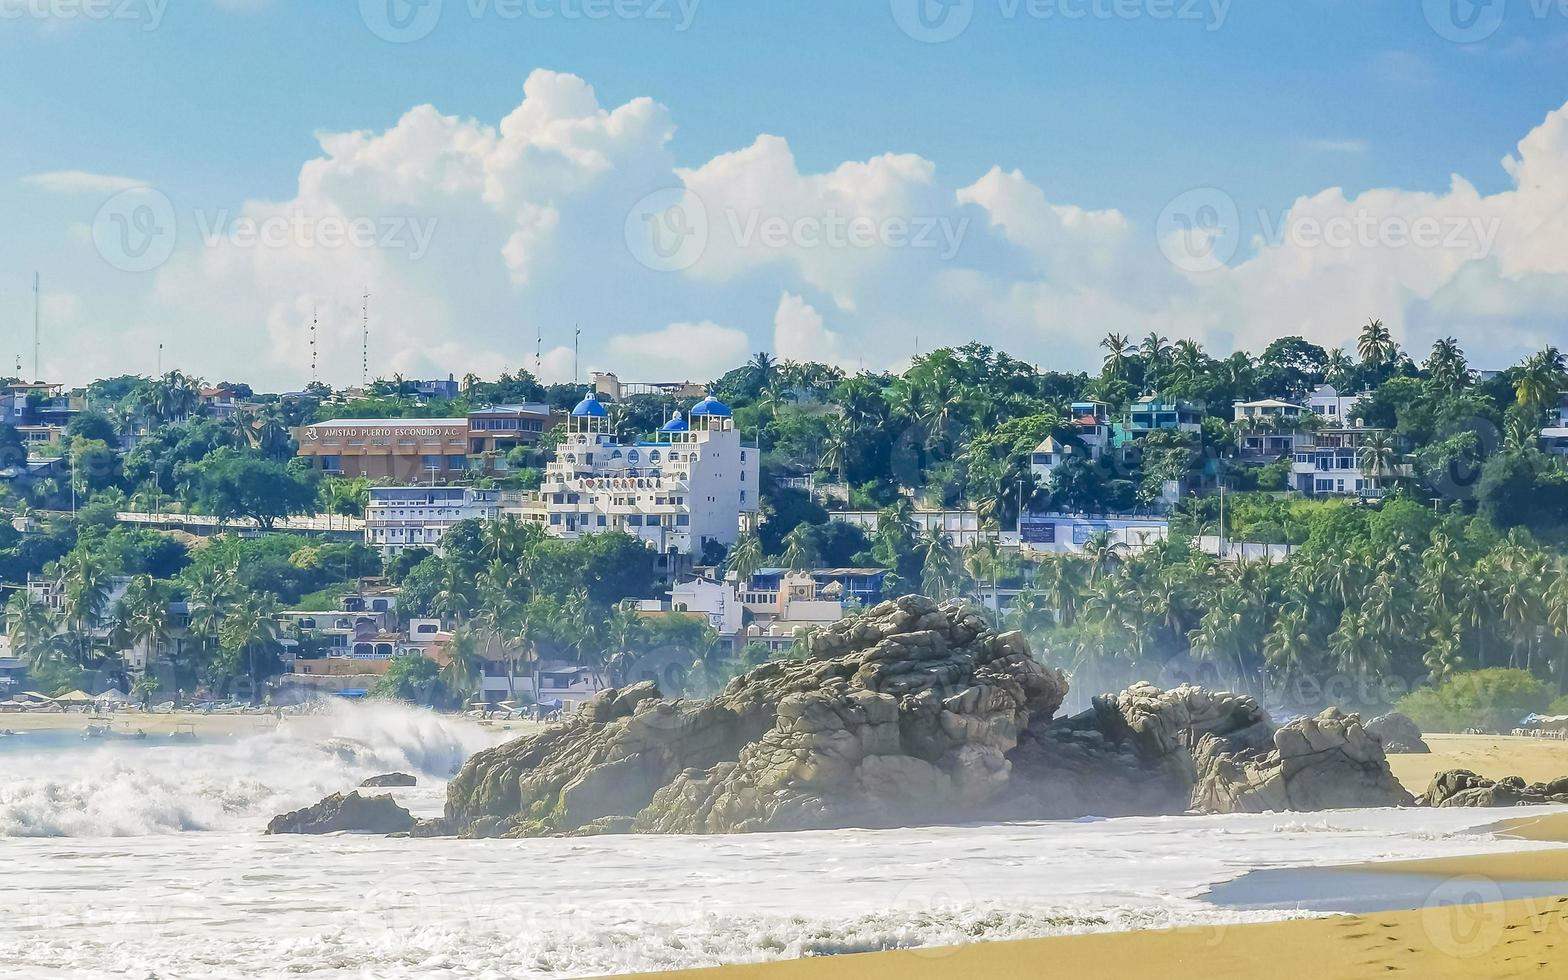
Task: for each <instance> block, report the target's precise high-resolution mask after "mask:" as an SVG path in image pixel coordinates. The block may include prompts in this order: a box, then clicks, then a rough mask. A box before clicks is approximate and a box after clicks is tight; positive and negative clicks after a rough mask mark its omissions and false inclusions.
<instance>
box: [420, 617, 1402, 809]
mask: <svg viewBox="0 0 1568 980" xmlns="http://www.w3.org/2000/svg"><path fill="white" fill-rule="evenodd" d="M1066 694H1067V681H1066V678H1065V677H1064V676H1063V675H1062V673H1061V672H1060V671H1057V670H1051V669H1047V668H1045V667H1042V666H1041V665H1040V664H1039V663H1037V662H1036V661H1035V660H1034V658H1033V656H1032V655H1031V653H1030V650H1029V646H1028V644H1027V643H1026V642H1025V641H1024V639H1023V637H1022V636H1021V635H1019V634H1017V633H998V632H996V631H994V630H992V629H990V628H989V626H988V625H987V623H986V620H985V618H984V617H983V616H982V615H981V614H980V613H979V612H978V611H976V610H974V609H972V608H970V607H968V606H965V605H963V604H957V603H953V604H947V605H942V606H939V605H937V604H936V603H934V602H932V601H930V600H928V599H925V598H922V597H920V596H908V597H905V598H902V599H898V600H896V601H892V602H885V603H882V604H881V605H878V606H876V607H875V608H873V609H871V610H870V611H869V612H867V613H866V614H865V615H863V616H861V617H858V618H855V619H850V620H845V621H843V622H840V623H837V624H835V625H833V626H832V627H831V628H829V629H827V630H825V631H823V632H821V633H818V634H816V635H814V636H813V637H812V639H811V642H810V656H809V657H808V659H806V660H803V661H779V662H773V663H768V664H765V665H763V666H761V667H759V668H757V669H756V670H754V671H752V672H751V673H749V674H747V675H745V676H744V677H739V678H736V679H735V680H734V681H731V682H730V684H729V685H728V686H727V687H726V688H725V689H724V690H723V691H722V692H721V693H720V694H718V695H717V696H715V697H713V698H710V699H706V700H666V699H664V698H662V697H660V694H659V691H658V689H657V688H656V687H655V686H654V685H653V684H651V683H644V684H638V685H634V686H632V687H629V688H626V689H624V690H610V691H604V692H601V693H600V694H599V695H597V696H596V697H595V698H594V699H593V700H592V701H591V702H589V703H588V704H587V705H585V706H584V707H583V709H582V710H581V711H579V712H578V714H577V715H576V716H575V717H573V718H572V719H571V720H569V721H567V722H565V723H563V724H561V725H557V726H555V727H553V728H550V729H547V730H546V731H544V732H542V733H539V734H536V735H531V736H528V737H524V738H521V739H518V740H516V741H513V742H509V743H507V744H505V745H501V746H498V747H496V748H493V749H490V750H487V751H485V752H481V753H479V754H478V755H476V756H474V757H473V758H472V759H470V760H469V761H468V763H467V764H465V765H464V766H463V768H462V770H461V771H460V772H459V773H458V774H457V776H456V777H454V778H453V780H452V782H451V783H450V784H449V787H448V793H447V806H446V813H445V815H444V817H443V818H442V819H441V820H439V821H435V822H429V823H422V824H421V825H420V827H418V828H416V830H415V831H414V833H415V834H428V833H438V832H439V833H455V834H460V835H464V836H469V837H525V836H536V835H542V834H594V833H622V832H626V831H628V830H630V831H632V832H637V833H696V834H705V833H731V832H745V831H777V830H800V829H811V828H833V827H851V826H854V827H886V826H900V825H910V824H920V823H937V822H947V821H959V820H977V819H986V820H996V819H1040V818H1055V817H1079V816H1085V815H1103V816H1113V815H1130V814H1162V813H1181V812H1185V811H1187V810H1190V809H1199V810H1203V811H1210V812H1232V811H1238V810H1246V811H1257V810H1266V809H1278V810H1283V809H1291V808H1297V809H1321V808H1325V807H1336V806H1384V805H1402V804H1408V803H1409V802H1411V800H1410V797H1409V796H1408V794H1405V793H1404V791H1403V790H1402V789H1401V788H1399V785H1398V783H1397V782H1395V781H1394V780H1393V777H1392V775H1391V774H1390V773H1389V772H1388V767H1387V763H1386V760H1385V758H1384V755H1383V749H1382V746H1381V744H1380V743H1379V742H1378V741H1377V740H1376V739H1374V738H1372V737H1371V736H1369V735H1368V734H1367V733H1366V732H1365V730H1364V729H1363V728H1362V727H1361V725H1360V723H1359V722H1358V721H1357V720H1356V719H1355V718H1354V717H1353V716H1344V715H1340V714H1338V713H1337V712H1332V711H1331V712H1326V713H1325V714H1323V715H1321V716H1319V717H1318V718H1315V719H1304V720H1302V721H1299V722H1295V723H1293V724H1291V725H1287V726H1285V727H1284V728H1281V729H1275V728H1274V726H1273V725H1271V724H1270V722H1269V719H1268V717H1267V715H1266V713H1265V712H1264V711H1263V710H1262V709H1261V708H1260V707H1259V706H1258V704H1257V703H1256V702H1255V701H1254V700H1253V699H1252V698H1249V697H1246V696H1242V695H1234V694H1224V693H1213V692H1209V691H1206V690H1203V689H1201V688H1197V687H1182V688H1178V689H1176V690H1174V691H1161V690H1159V689H1158V688H1155V687H1153V686H1150V685H1147V684H1140V685H1136V686H1134V687H1132V688H1129V689H1128V690H1126V691H1124V692H1122V693H1121V694H1118V695H1112V696H1105V697H1099V698H1095V699H1094V702H1093V706H1092V707H1091V708H1090V709H1089V710H1088V711H1085V712H1083V713H1082V714H1079V715H1074V716H1072V717H1068V718H1060V719H1059V718H1056V711H1057V709H1058V708H1060V706H1061V704H1062V701H1063V699H1064V698H1065V697H1066Z"/></svg>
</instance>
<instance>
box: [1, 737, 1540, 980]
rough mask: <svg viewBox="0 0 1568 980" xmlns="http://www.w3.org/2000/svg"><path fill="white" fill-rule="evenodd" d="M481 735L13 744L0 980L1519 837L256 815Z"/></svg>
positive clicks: (880, 936)
mask: <svg viewBox="0 0 1568 980" xmlns="http://www.w3.org/2000/svg"><path fill="white" fill-rule="evenodd" d="M494 738H495V736H494V735H493V734H491V733H489V732H486V731H484V730H481V729H478V728H476V727H473V726H469V725H466V724H464V723H462V722H453V721H450V720H443V719H440V718H436V717H434V716H430V715H427V714H424V713H418V712H405V711H402V710H400V709H370V710H363V709H361V710H345V711H344V712H343V713H342V714H340V715H338V716H336V717H334V718H332V719H331V720H330V723H329V724H327V725H325V726H324V727H319V726H318V727H316V728H313V729H311V730H310V731H306V730H305V729H304V726H298V727H296V728H295V729H294V730H285V731H282V732H278V733H275V734H267V735H258V736H253V737H250V738H245V739H240V740H237V741H235V742H233V743H228V744H209V745H186V746H174V745H160V746H149V747H139V748H138V747H130V746H117V747H106V746H97V745H93V744H91V743H76V744H75V745H72V746H69V747H65V748H62V749H61V750H60V751H57V752H52V753H44V754H42V755H40V756H39V757H37V758H35V757H32V756H30V755H28V754H25V753H23V754H20V755H19V754H17V753H14V752H8V753H7V754H6V755H5V756H4V757H0V766H9V765H10V764H11V763H12V762H13V761H16V762H20V764H21V765H22V766H23V767H25V768H26V771H24V772H23V773H22V774H21V776H20V777H19V778H18V777H16V776H15V775H13V773H12V772H11V770H10V769H9V768H8V769H5V770H0V772H4V775H3V776H0V828H4V832H5V833H10V834H12V836H11V837H10V838H9V839H6V840H4V841H0V858H3V865H0V977H7V978H9V977H27V978H37V977H62V978H63V977H71V978H77V977H87V978H95V977H114V978H138V980H142V978H152V977H157V978H181V980H184V978H223V980H229V978H235V977H244V978H246V980H274V978H277V980H283V978H297V977H308V978H324V980H326V978H330V980H349V978H392V977H421V978H423V977H437V978H457V977H482V978H497V980H499V978H502V977H506V978H512V977H521V978H536V980H555V978H564V977H575V976H583V975H597V974H604V973H617V972H632V971H648V970H658V969H673V968H681V967H698V966H709V965H714V964H720V963H738V962H745V961H754V960H763V959H785V958H792V957H798V956H813V955H826V954H833V953H845V952H856V951H861V950H875V949H885V948H906V947H907V948H918V947H939V946H945V945H950V944H956V943H963V942H973V941H982V940H996V939H1011V938H1024V937H1034V936H1048V935H1059V934H1064V933H1074V932H1086V931H1107V930H1119V929H1132V928H1155V927H1163V926H1174V925H1212V926H1214V927H1216V928H1218V927H1222V926H1224V925H1226V924H1229V923H1236V922H1247V921H1258V920H1264V919H1278V918H1285V917H1292V916H1296V915H1300V914H1301V913H1300V912H1299V911H1297V910H1296V909H1295V908H1294V900H1293V899H1292V898H1291V896H1290V893H1289V889H1288V885H1289V882H1288V880H1287V881H1285V882H1284V884H1282V885H1281V886H1280V887H1281V889H1282V891H1281V892H1280V893H1279V894H1278V895H1277V896H1271V895H1264V896H1263V897H1264V899H1265V900H1266V902H1265V904H1270V905H1271V907H1270V908H1268V909H1266V910H1263V911H1243V910H1238V909H1235V908H1221V907H1218V906H1216V905H1214V904H1211V903H1209V902H1208V901H1206V900H1205V899H1204V894H1205V892H1206V891H1207V889H1208V888H1209V887H1210V886H1211V885H1213V884H1215V883H1218V882H1223V881H1227V880H1230V879H1234V878H1236V877H1237V876H1240V875H1242V874H1245V873H1246V872H1248V871H1251V870H1255V869H1269V868H1290V867H1300V866H1320V865H1331V864H1339V863H1350V862H1357V861H1367V860H1375V859H1394V860H1397V859H1407V858H1422V857H1440V856H1445V855H1453V854H1461V853H1474V852H1479V851H1488V850H1491V851H1501V850H1515V849H1526V848H1530V847H1535V846H1539V845H1532V844H1529V843H1526V842H1519V841H1503V840H1498V839H1496V838H1493V837H1491V836H1488V835H1485V834H1477V833H1475V832H1474V831H1475V828H1478V827H1482V826H1485V825H1487V824H1490V823H1493V822H1495V821H1496V820H1498V819H1499V818H1500V817H1501V816H1504V815H1508V814H1511V813H1512V812H1513V811H1508V812H1507V813H1499V812H1497V811H1482V810H1459V809H1455V810H1403V811H1396V810H1366V811H1340V812H1335V813H1330V814H1319V815H1313V816H1306V817H1289V816H1280V815H1271V814H1260V815H1236V816H1224V817H1164V818H1131V819H1118V820H1096V819H1088V820H1081V821H1072V822H1060V823H1033V824H1008V825H984V826H962V827H944V828H916V829H908V830H880V831H854V830H845V831H830V832H817V833H802V834H756V835H742V836H721V837H651V836H650V837H604V838H589V839H569V840H560V839H543V840H523V841H461V840H389V839H385V838H380V837H365V836H355V835H341V836H328V837H304V838H300V837H265V836H262V835H261V834H259V833H258V831H259V829H260V827H261V826H262V825H263V824H264V823H265V821H266V820H267V818H269V817H270V816H271V815H272V814H273V813H274V812H276V811H278V810H280V809H284V808H287V807H291V806H297V805H300V804H302V803H308V802H313V801H314V800H315V799H316V798H318V797H319V796H321V795H323V794H324V793H327V792H332V791H336V790H341V789H345V788H348V787H350V786H353V785H355V784H356V783H357V782H358V780H360V779H362V778H364V777H365V776H366V775H371V774H374V773H377V772H383V771H388V770H394V769H402V770H406V771H410V772H418V773H420V775H421V783H422V785H421V786H420V787H419V788H418V789H417V790H416V791H414V793H412V794H405V795H403V796H400V797H399V798H400V799H403V800H404V801H405V802H408V803H412V804H414V805H415V807H416V808H422V809H425V810H427V811H429V810H434V809H436V808H438V807H439V805H440V797H441V793H442V782H443V777H444V776H445V775H446V774H447V773H448V772H449V771H450V769H451V767H452V765H454V764H455V763H456V762H457V761H458V760H459V759H461V758H462V757H463V756H465V755H466V754H468V753H469V752H471V751H473V750H474V749H476V748H479V747H481V746H483V745H486V744H488V743H489V742H490V741H492V740H493V739H494ZM43 755H47V756H49V758H43ZM1558 809H1562V808H1558ZM181 830H197V831H199V832H191V833H181V832H178V831H181ZM1288 877H1289V876H1285V878H1287V879H1288ZM1271 880H1272V879H1271ZM1249 894H1251V893H1249ZM1252 897H1256V896H1255V895H1253V896H1252ZM1275 898H1277V899H1278V901H1277V902H1275V901H1273V899H1275ZM927 955H932V956H939V955H942V954H941V953H940V952H939V951H937V950H933V951H932V952H930V953H929V954H927Z"/></svg>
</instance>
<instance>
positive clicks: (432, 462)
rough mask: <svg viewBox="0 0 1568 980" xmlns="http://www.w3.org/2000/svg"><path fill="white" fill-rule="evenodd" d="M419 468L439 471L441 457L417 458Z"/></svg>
mask: <svg viewBox="0 0 1568 980" xmlns="http://www.w3.org/2000/svg"><path fill="white" fill-rule="evenodd" d="M419 466H420V468H421V469H426V470H439V469H440V468H441V457H440V456H421V457H419Z"/></svg>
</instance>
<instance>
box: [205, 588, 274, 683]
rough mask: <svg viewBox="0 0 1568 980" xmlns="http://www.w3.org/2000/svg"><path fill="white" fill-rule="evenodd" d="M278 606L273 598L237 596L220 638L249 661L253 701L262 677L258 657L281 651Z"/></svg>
mask: <svg viewBox="0 0 1568 980" xmlns="http://www.w3.org/2000/svg"><path fill="white" fill-rule="evenodd" d="M277 614H278V602H277V599H276V598H274V597H273V596H271V595H267V594H263V593H260V592H253V591H251V590H249V589H244V590H242V591H240V592H239V594H238V595H236V596H235V598H234V602H233V604H232V605H231V606H230V607H229V612H228V615H227V616H225V617H224V618H223V625H222V626H220V627H219V629H218V635H219V638H220V640H221V641H222V643H223V646H224V647H225V648H227V649H228V650H231V651H234V652H235V653H238V654H240V655H242V656H243V657H244V658H245V662H246V665H247V668H246V673H247V675H248V676H249V677H250V689H251V698H252V700H254V699H255V697H256V691H257V689H258V686H257V685H258V680H259V679H258V677H257V676H256V657H257V655H258V654H261V653H270V652H272V651H274V650H276V649H277V648H278V621H277Z"/></svg>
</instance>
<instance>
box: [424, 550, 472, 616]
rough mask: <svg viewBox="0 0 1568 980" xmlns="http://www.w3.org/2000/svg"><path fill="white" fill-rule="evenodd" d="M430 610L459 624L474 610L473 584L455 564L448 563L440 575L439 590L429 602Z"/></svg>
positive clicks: (465, 573)
mask: <svg viewBox="0 0 1568 980" xmlns="http://www.w3.org/2000/svg"><path fill="white" fill-rule="evenodd" d="M430 608H431V610H432V611H433V612H435V613H436V614H437V615H440V616H447V617H451V618H452V619H454V620H456V621H458V622H461V621H462V619H463V617H464V616H467V615H468V613H469V612H470V611H471V610H472V609H473V608H474V583H473V580H472V579H471V578H470V577H469V575H468V574H467V572H466V571H465V570H464V569H463V568H462V567H461V566H459V565H458V563H456V562H448V563H447V564H446V567H445V568H444V569H443V570H442V574H441V588H440V589H438V590H437V591H436V594H435V595H434V596H433V597H432V598H431V600H430Z"/></svg>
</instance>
